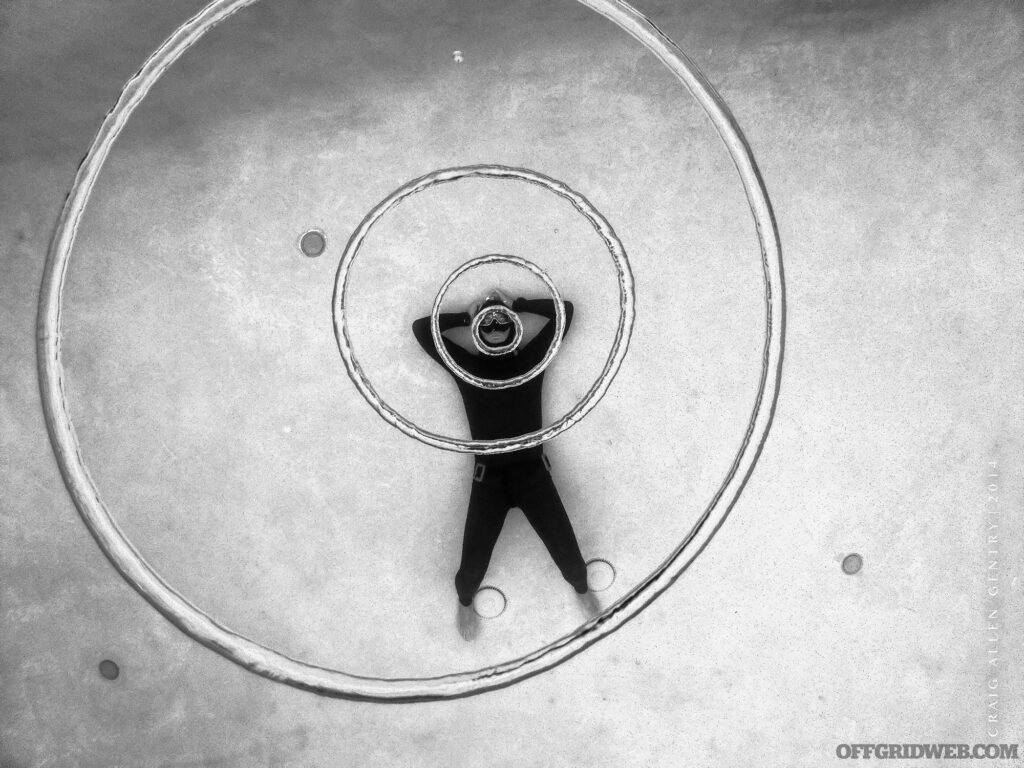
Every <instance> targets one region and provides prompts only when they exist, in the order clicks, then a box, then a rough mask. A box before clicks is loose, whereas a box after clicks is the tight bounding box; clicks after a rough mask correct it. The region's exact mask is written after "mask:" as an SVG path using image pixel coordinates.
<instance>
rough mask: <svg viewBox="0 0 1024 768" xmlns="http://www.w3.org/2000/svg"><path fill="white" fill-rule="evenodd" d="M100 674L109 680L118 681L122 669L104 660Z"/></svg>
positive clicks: (108, 660)
mask: <svg viewBox="0 0 1024 768" xmlns="http://www.w3.org/2000/svg"><path fill="white" fill-rule="evenodd" d="M100 674H101V675H103V677H104V678H106V679H107V680H117V676H118V675H120V674H121V668H120V667H118V666H117V664H116V663H115V662H113V661H111V660H110V659H104V660H103V661H101V662H100Z"/></svg>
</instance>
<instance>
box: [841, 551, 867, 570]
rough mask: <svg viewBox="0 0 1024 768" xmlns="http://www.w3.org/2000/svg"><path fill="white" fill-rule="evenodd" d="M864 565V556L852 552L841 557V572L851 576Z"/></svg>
mask: <svg viewBox="0 0 1024 768" xmlns="http://www.w3.org/2000/svg"><path fill="white" fill-rule="evenodd" d="M863 565H864V558H863V557H861V556H860V555H858V554H857V553H856V552H854V553H853V554H852V555H847V556H846V557H844V558H843V573H845V574H848V575H850V576H852V575H853V574H855V573H857V572H858V571H859V570H860V569H861V568H862V567H863Z"/></svg>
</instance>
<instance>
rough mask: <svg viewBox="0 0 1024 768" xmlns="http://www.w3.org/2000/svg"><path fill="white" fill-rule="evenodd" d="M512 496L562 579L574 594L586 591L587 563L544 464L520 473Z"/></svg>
mask: <svg viewBox="0 0 1024 768" xmlns="http://www.w3.org/2000/svg"><path fill="white" fill-rule="evenodd" d="M512 497H513V500H514V503H515V504H516V505H517V506H518V507H519V508H520V509H522V510H523V514H524V515H526V519H527V520H529V521H530V525H532V526H533V529H534V530H535V531H536V532H537V535H538V536H540V540H541V541H543V542H544V546H545V547H547V550H548V553H549V554H550V555H551V558H552V559H553V560H554V561H555V565H557V566H558V569H559V570H560V571H561V572H562V576H563V578H564V579H565V580H566V581H567V582H569V583H570V584H571V585H572V587H573V589H575V590H576V592H577V594H580V595H585V594H587V592H588V589H587V564H586V563H585V562H584V560H583V555H582V554H581V553H580V546H579V543H578V542H577V541H576V534H575V533H574V532H573V530H572V523H571V522H569V515H568V514H567V513H566V511H565V506H564V505H563V504H562V499H561V497H559V495H558V489H557V488H555V483H554V480H552V479H551V473H550V472H549V471H548V469H547V467H546V466H545V465H544V464H542V463H540V462H539V461H538V462H537V463H536V466H533V467H531V468H530V469H529V470H528V471H522V472H520V473H519V475H518V476H517V477H516V478H515V481H514V485H513V486H512Z"/></svg>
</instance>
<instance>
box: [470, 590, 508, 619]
mask: <svg viewBox="0 0 1024 768" xmlns="http://www.w3.org/2000/svg"><path fill="white" fill-rule="evenodd" d="M473 610H474V611H476V613H477V615H478V616H480V617H481V618H484V619H493V618H496V617H498V616H500V615H501V614H502V613H503V612H504V610H505V595H504V593H503V592H502V591H501V590H500V589H495V588H494V587H481V588H480V589H479V590H477V593H476V595H475V596H474V597H473Z"/></svg>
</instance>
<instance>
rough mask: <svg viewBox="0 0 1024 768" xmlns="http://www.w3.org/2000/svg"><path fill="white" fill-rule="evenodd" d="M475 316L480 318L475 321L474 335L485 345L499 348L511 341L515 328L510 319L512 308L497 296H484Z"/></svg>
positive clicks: (508, 350)
mask: <svg viewBox="0 0 1024 768" xmlns="http://www.w3.org/2000/svg"><path fill="white" fill-rule="evenodd" d="M481 316H482V317H481ZM477 317H480V320H479V321H477V322H475V326H476V335H477V338H478V339H479V340H480V343H481V344H483V345H484V346H485V347H488V348H490V349H501V348H502V347H507V346H509V345H510V344H511V343H512V342H513V340H514V337H515V331H516V328H515V323H514V321H513V319H512V309H511V308H510V307H509V306H508V305H507V304H505V302H504V301H502V300H501V299H500V298H499V297H497V296H494V295H493V294H489V295H487V296H485V297H484V298H483V300H482V301H481V303H480V309H479V310H478V311H477ZM503 351H505V352H511V351H512V350H511V349H507V350H503Z"/></svg>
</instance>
